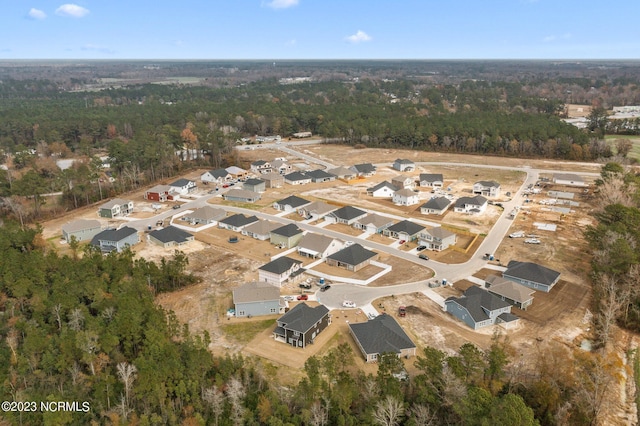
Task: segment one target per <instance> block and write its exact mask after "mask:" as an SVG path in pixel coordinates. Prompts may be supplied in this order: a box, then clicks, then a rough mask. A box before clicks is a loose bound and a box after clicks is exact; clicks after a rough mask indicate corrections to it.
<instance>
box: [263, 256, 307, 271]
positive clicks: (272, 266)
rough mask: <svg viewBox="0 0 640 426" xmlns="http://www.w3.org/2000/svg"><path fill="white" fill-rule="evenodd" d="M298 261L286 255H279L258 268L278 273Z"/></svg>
mask: <svg viewBox="0 0 640 426" xmlns="http://www.w3.org/2000/svg"><path fill="white" fill-rule="evenodd" d="M300 263H302V262H301V261H299V260H295V259H292V258H290V257H287V256H280V257H278V258H276V259H274V260H272V261H271V262H269V263H265V264H264V265H262V266H261V267H259V268H258V269H261V270H263V271H266V272H271V273H274V274H278V275H280V274H283V273H285V272H287V271H288V270H290V269H291V267H292V266H293V265H296V264H300Z"/></svg>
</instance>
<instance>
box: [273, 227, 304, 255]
mask: <svg viewBox="0 0 640 426" xmlns="http://www.w3.org/2000/svg"><path fill="white" fill-rule="evenodd" d="M301 239H302V229H300V228H298V227H297V226H296V225H295V224H294V223H289V224H287V225H284V226H280V227H279V228H276V229H274V230H273V231H271V238H270V240H271V244H274V245H276V246H280V247H282V248H288V249H289V248H291V247H295V246H296V245H297V244H298V243H299V242H300V240H301Z"/></svg>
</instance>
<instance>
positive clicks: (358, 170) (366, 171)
mask: <svg viewBox="0 0 640 426" xmlns="http://www.w3.org/2000/svg"><path fill="white" fill-rule="evenodd" d="M351 170H352V171H353V172H354V173H355V174H356V175H357V176H365V177H368V176H373V175H375V174H376V166H374V165H373V164H371V163H363V164H354V165H353V166H351Z"/></svg>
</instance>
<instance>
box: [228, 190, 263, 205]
mask: <svg viewBox="0 0 640 426" xmlns="http://www.w3.org/2000/svg"><path fill="white" fill-rule="evenodd" d="M222 198H224V199H225V201H238V202H241V203H255V202H256V201H258V200H259V199H260V194H258V193H257V192H253V191H247V190H246V189H236V188H233V189H231V190H229V191H228V192H227V193H225V194H222Z"/></svg>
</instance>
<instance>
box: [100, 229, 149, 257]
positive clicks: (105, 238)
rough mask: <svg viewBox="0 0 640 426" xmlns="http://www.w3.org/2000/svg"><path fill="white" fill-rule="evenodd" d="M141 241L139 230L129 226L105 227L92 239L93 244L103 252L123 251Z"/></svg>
mask: <svg viewBox="0 0 640 426" xmlns="http://www.w3.org/2000/svg"><path fill="white" fill-rule="evenodd" d="M139 242H140V236H139V235H138V231H137V230H135V229H133V228H130V227H128V226H123V227H122V228H120V229H105V230H104V231H102V232H100V233H98V234H96V235H95V236H94V237H93V238H92V239H91V245H92V246H94V247H97V248H99V249H100V251H102V252H103V253H110V252H112V251H117V252H121V251H123V250H124V249H126V248H127V247H131V246H134V245H136V244H138V243H139Z"/></svg>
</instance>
